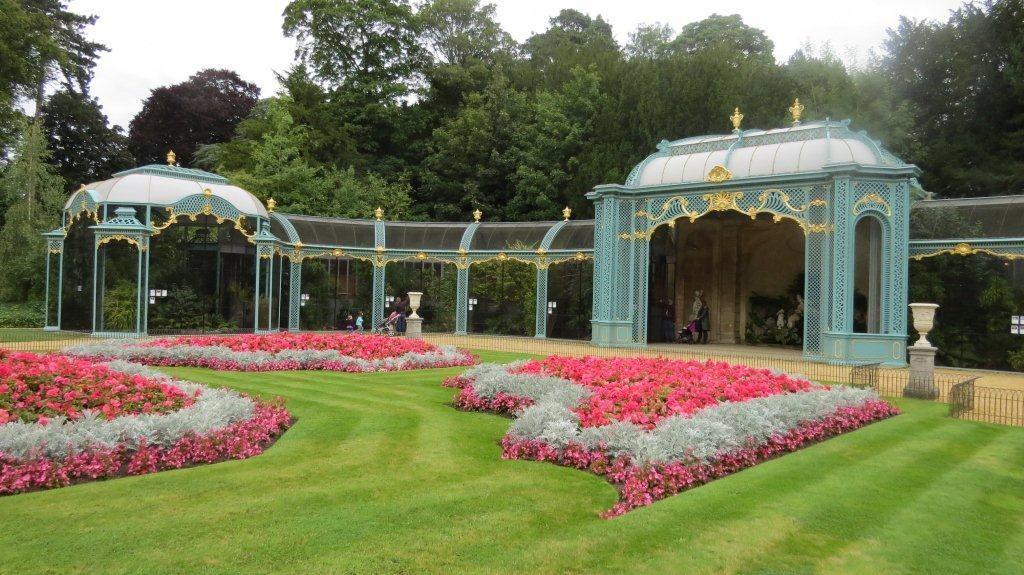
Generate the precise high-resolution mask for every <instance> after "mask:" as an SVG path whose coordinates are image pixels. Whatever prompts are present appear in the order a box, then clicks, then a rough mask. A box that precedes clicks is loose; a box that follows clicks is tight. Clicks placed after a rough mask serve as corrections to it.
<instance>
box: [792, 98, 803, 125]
mask: <svg viewBox="0 0 1024 575" xmlns="http://www.w3.org/2000/svg"><path fill="white" fill-rule="evenodd" d="M789 114H790V115H791V116H793V125H794V126H799V125H800V118H801V116H803V115H804V105H803V104H801V103H800V98H797V99H795V100H793V105H792V106H790V107H789Z"/></svg>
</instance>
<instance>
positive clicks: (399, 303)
mask: <svg viewBox="0 0 1024 575" xmlns="http://www.w3.org/2000/svg"><path fill="white" fill-rule="evenodd" d="M408 306H409V299H408V297H404V296H398V297H396V298H395V311H397V312H398V321H397V322H396V325H395V331H396V332H397V333H398V335H405V310H406V308H407V307H408Z"/></svg>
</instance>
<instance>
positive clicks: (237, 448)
mask: <svg viewBox="0 0 1024 575" xmlns="http://www.w3.org/2000/svg"><path fill="white" fill-rule="evenodd" d="M27 373H29V374H31V377H29V376H27V375H26V374H27ZM0 374H4V375H3V376H2V377H0V382H2V384H5V385H8V386H9V387H11V388H12V389H13V388H17V389H19V390H21V392H19V393H20V395H19V397H21V396H24V395H25V392H24V390H25V389H26V388H32V387H33V386H35V387H38V388H39V389H46V390H50V389H58V390H59V393H58V394H57V395H56V396H55V397H58V396H60V397H63V395H62V394H65V393H67V392H68V391H79V390H81V391H82V393H84V394H85V395H86V397H87V398H89V401H90V402H91V403H89V404H87V405H83V406H82V408H81V409H77V408H76V409H75V410H74V411H75V413H74V415H73V416H72V415H71V413H70V412H69V411H70V410H65V412H64V413H59V414H56V415H52V417H47V416H46V415H45V414H49V413H51V412H52V411H53V408H52V406H50V405H47V404H46V402H45V401H44V402H43V404H41V405H38V404H33V403H30V402H25V401H22V402H20V404H21V407H20V408H19V409H20V411H18V412H17V413H18V417H16V418H9V421H7V422H6V423H3V424H0V495H6V494H13V493H21V492H25V491H32V490H36V489H48V488H53V487H63V486H65V485H70V484H72V483H77V482H81V481H88V480H93V479H102V478H111V477H118V476H121V475H139V474H143V473H153V472H156V471H161V470H165V469H177V468H181V467H186V466H190V465H196V464H202V463H214V462H217V461H222V460H226V459H245V458H247V457H252V456H253V455H258V454H260V453H262V452H263V450H264V449H265V448H266V447H267V446H268V445H269V444H270V443H271V442H273V441H274V440H275V439H276V437H277V436H279V435H280V434H281V433H283V432H284V431H285V430H286V429H287V428H288V427H289V426H290V425H291V422H292V418H291V415H290V414H289V413H288V411H287V410H286V409H284V407H283V406H281V405H279V404H268V403H263V402H259V401H256V400H254V399H252V398H249V397H247V396H245V395H242V394H239V393H237V392H234V391H230V390H226V389H216V388H208V387H205V386H202V385H199V384H196V383H191V382H184V381H177V380H173V379H171V378H169V377H167V376H165V375H162V374H159V373H157V372H154V371H152V370H150V369H149V368H147V367H144V366H140V365H136V364H131V363H126V362H120V361H115V362H111V363H109V364H106V365H98V364H90V363H89V362H87V361H84V360H81V359H71V358H62V357H59V356H36V355H34V354H25V353H13V354H12V353H5V352H0ZM11 374H13V375H11ZM12 382H14V383H13V385H12ZM120 387H127V388H128V390H127V391H125V390H120ZM140 389H142V390H149V391H152V390H160V393H161V394H163V395H164V396H166V397H173V398H176V400H177V403H176V404H175V403H174V400H171V401H172V406H167V405H163V406H162V408H161V409H160V410H155V409H152V410H148V411H147V410H146V409H145V404H143V407H142V408H141V409H135V408H132V409H125V408H124V407H125V404H124V402H123V401H121V400H120V399H119V398H121V397H122V396H124V394H126V393H127V394H128V395H129V397H131V396H133V395H134V394H136V393H140V392H139V391H137V390H140ZM90 390H91V391H90ZM108 392H109V393H108ZM105 393H106V395H104V394H105ZM44 395H46V394H44ZM104 398H105V399H106V401H107V403H102V401H104ZM73 399H74V398H73ZM4 401H8V399H6V396H0V405H2V404H3V402H4ZM165 401H167V400H165ZM113 402H120V403H121V408H119V409H117V410H109V409H108V410H104V409H103V408H104V406H109V405H110V403H113ZM76 405H77V404H76ZM131 405H134V404H131Z"/></svg>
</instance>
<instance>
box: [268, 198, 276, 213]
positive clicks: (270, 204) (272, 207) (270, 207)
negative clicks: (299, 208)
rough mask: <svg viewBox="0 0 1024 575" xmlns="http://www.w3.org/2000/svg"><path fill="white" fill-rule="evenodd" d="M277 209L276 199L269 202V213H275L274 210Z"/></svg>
mask: <svg viewBox="0 0 1024 575" xmlns="http://www.w3.org/2000/svg"><path fill="white" fill-rule="evenodd" d="M276 207H277V201H276V200H274V198H270V199H269V200H267V211H268V212H271V213H273V211H274V208H276Z"/></svg>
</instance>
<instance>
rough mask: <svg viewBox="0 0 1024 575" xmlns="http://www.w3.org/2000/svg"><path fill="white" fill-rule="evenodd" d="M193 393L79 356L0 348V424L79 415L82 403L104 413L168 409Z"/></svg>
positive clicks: (42, 421) (110, 416)
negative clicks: (72, 356)
mask: <svg viewBox="0 0 1024 575" xmlns="http://www.w3.org/2000/svg"><path fill="white" fill-rule="evenodd" d="M193 402H194V398H192V397H189V396H188V394H186V393H185V392H183V391H182V390H180V389H178V388H177V387H174V386H172V385H168V384H166V383H164V382H160V381H153V380H150V379H148V378H145V377H142V376H140V375H127V374H124V373H120V372H116V371H112V370H110V369H108V368H106V367H104V366H102V365H96V364H94V363H92V362H89V361H85V360H82V359H75V358H70V357H65V356H60V355H36V354H34V353H25V352H10V351H6V350H3V349H0V425H2V424H4V423H7V422H8V421H15V420H20V421H25V422H34V421H35V422H39V423H40V424H46V422H47V421H48V420H49V419H51V418H53V417H56V416H63V417H66V418H68V419H78V418H79V417H81V415H82V412H83V411H85V410H86V409H94V410H97V411H99V412H101V413H102V414H103V415H104V416H105V417H106V418H107V419H113V418H115V417H119V416H122V415H133V414H139V413H167V412H170V411H175V410H178V409H181V408H182V407H187V406H189V405H192V403H193Z"/></svg>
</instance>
